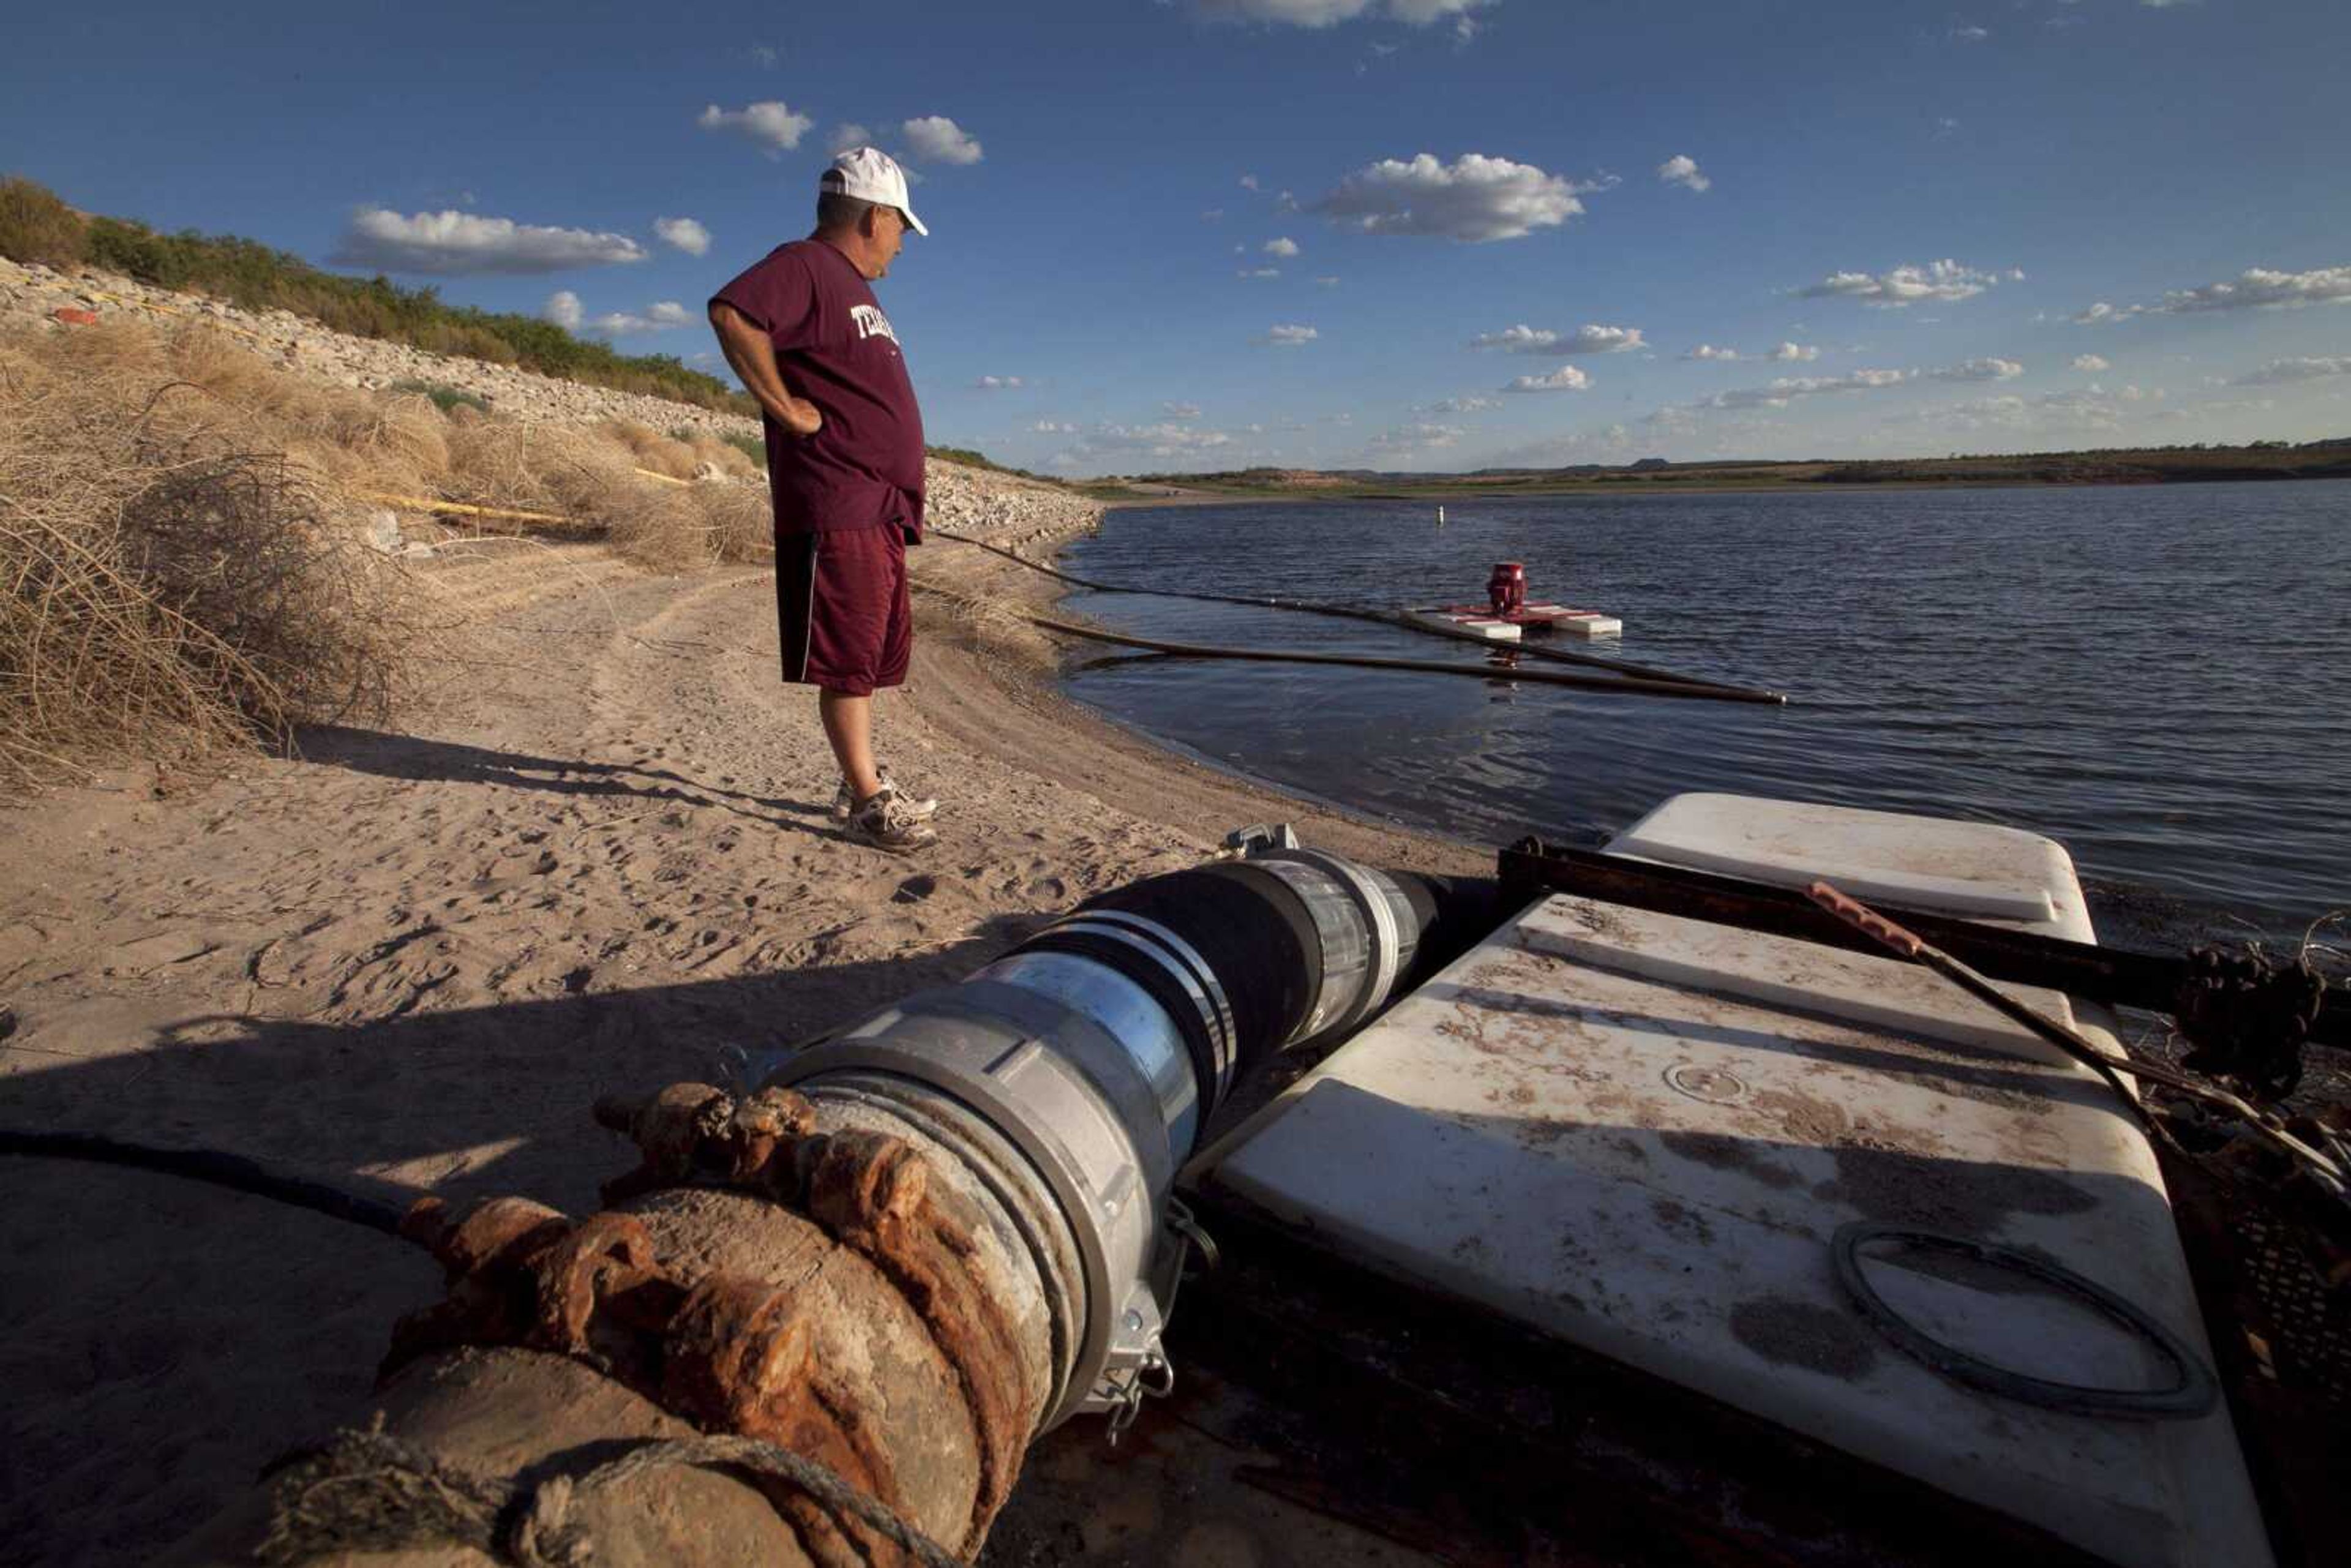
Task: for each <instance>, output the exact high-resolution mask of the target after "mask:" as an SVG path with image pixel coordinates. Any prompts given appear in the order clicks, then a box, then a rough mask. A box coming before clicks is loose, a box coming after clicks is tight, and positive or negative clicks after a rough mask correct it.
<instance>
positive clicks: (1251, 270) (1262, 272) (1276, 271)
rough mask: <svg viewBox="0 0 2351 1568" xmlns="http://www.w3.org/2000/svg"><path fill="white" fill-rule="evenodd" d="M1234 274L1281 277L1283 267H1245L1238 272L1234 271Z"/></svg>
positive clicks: (1238, 275) (1240, 275)
mask: <svg viewBox="0 0 2351 1568" xmlns="http://www.w3.org/2000/svg"><path fill="white" fill-rule="evenodd" d="M1233 276H1234V277H1280V276H1281V268H1280V267H1242V268H1241V269H1240V270H1239V271H1238V272H1236V273H1234V274H1233Z"/></svg>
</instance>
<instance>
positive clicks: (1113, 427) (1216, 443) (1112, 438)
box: [1039, 421, 1233, 465]
mask: <svg viewBox="0 0 2351 1568" xmlns="http://www.w3.org/2000/svg"><path fill="white" fill-rule="evenodd" d="M1039 429H1040V432H1041V431H1042V430H1043V427H1042V426H1041V425H1040V427H1039ZM1051 434H1077V435H1078V439H1077V441H1076V442H1074V443H1073V444H1071V446H1070V447H1069V448H1068V449H1067V450H1066V451H1063V452H1061V453H1059V454H1056V455H1055V456H1054V458H1053V461H1054V463H1055V464H1056V465H1070V464H1078V463H1082V462H1084V461H1086V460H1087V459H1089V458H1093V457H1101V456H1105V455H1113V454H1115V455H1129V456H1136V455H1139V456H1145V457H1183V456H1186V455H1191V454H1194V453H1200V452H1213V451H1215V450H1217V448H1218V447H1223V446H1230V445H1231V444H1232V443H1233V438H1232V435H1231V434H1230V433H1229V432H1228V431H1222V430H1200V429H1196V428H1195V427H1194V426H1192V425H1188V424H1178V423H1174V422H1172V421H1162V422H1160V423H1155V424H1097V425H1093V426H1092V427H1090V428H1088V429H1086V430H1084V431H1082V432H1074V431H1073V429H1072V427H1071V426H1069V425H1061V426H1060V427H1058V428H1057V429H1056V430H1055V431H1054V432H1052V433H1051Z"/></svg>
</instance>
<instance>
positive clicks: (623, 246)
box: [328, 207, 645, 277]
mask: <svg viewBox="0 0 2351 1568" xmlns="http://www.w3.org/2000/svg"><path fill="white" fill-rule="evenodd" d="M328 259H329V260H330V261H332V262H333V263H335V265H337V266H338V267H373V268H376V269H379V270H381V271H384V272H424V273H433V274H436V275H438V276H441V277H464V276H467V275H470V274H475V273H497V272H504V273H532V272H562V271H566V270H568V269H569V268H571V267H605V266H609V265H611V264H614V263H618V262H630V261H643V260H644V259H645V251H644V247H643V246H641V245H639V244H638V243H637V242H636V241H635V240H632V239H631V238H630V237H629V236H628V235H622V234H609V233H604V232H601V231H591V230H589V229H559V228H542V227H540V226H538V225H534V224H518V223H516V222H515V221H514V220H513V219H512V218H485V217H477V216H475V214H471V213H460V212H457V211H455V210H454V209H453V210H450V211H446V212H439V213H418V214H415V215H414V216H413V217H402V215H401V214H398V213H395V212H391V211H389V210H387V209H385V208H382V207H361V208H360V210H359V211H358V212H356V213H354V214H351V221H350V226H348V227H347V228H345V229H344V231H343V237H342V242H341V244H340V245H339V246H336V248H335V253H334V255H332V256H329V258H328Z"/></svg>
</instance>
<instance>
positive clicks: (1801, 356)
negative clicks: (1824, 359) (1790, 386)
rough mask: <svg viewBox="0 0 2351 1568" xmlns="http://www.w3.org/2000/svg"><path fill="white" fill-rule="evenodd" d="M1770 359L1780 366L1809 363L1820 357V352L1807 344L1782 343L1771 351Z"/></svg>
mask: <svg viewBox="0 0 2351 1568" xmlns="http://www.w3.org/2000/svg"><path fill="white" fill-rule="evenodd" d="M1820 357H1821V351H1820V350H1818V349H1815V348H1813V346H1812V345H1811V344H1809V343H1782V344H1781V345H1780V346H1779V347H1778V348H1776V349H1774V350H1771V358H1772V359H1775V360H1777V361H1780V362H1781V363H1782V364H1793V363H1810V362H1811V361H1814V360H1817V359H1819V358H1820Z"/></svg>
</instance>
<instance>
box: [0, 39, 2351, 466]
mask: <svg viewBox="0 0 2351 1568" xmlns="http://www.w3.org/2000/svg"><path fill="white" fill-rule="evenodd" d="M20 31H21V30H20ZM2346 59H2351V5H2345V4H2343V0H2201V3H2192V0H2168V3H2157V0H1979V3H1970V4H1961V5H1945V4H1933V5H1929V4H1917V5H1910V4H1900V3H1896V0H1876V3H1856V0H1809V3H1800V0H1736V3H1733V0H1721V3H1712V4H1699V3H1696V0H1690V3H1679V4H1677V3H1672V0H1646V3H1635V0H1620V3H1595V4H1583V3H1569V0H1548V3H1538V0H1047V3H1040V4H1032V5H986V4H980V3H977V0H962V3H960V4H916V3H904V4H891V3H877V0H868V3H864V4H860V5H854V6H837V5H836V6H819V5H799V4H767V5H696V4H684V5H673V6H665V7H660V8H655V7H652V6H646V5H596V4H572V5H519V4H517V5H480V4H476V5H465V6H458V5H434V4H428V3H423V0H416V3H411V4H403V5H381V4H369V3H357V0H354V3H351V4H346V5H340V6H319V5H315V4H306V5H233V6H230V7H225V8H209V9H206V8H197V7H190V6H186V5H172V6H168V7H167V6H162V5H110V4H105V3H103V0H99V3H95V4H89V5H81V6H78V7H72V8H67V9H63V10H52V11H49V12H47V13H45V14H44V15H43V16H42V19H41V21H40V23H39V26H37V28H36V29H34V30H33V31H31V32H26V33H23V34H22V36H20V37H17V38H16V43H15V47H12V48H11V49H10V50H9V51H7V57H6V58H5V60H0V168H5V169H9V170H14V171H16V172H23V173H26V174H28V175H30V176H32V177H34V178H36V179H38V180H40V181H42V182H44V183H47V184H49V185H51V186H52V187H54V188H55V189H57V191H58V192H59V193H61V194H63V195H64V196H66V197H67V199H68V200H69V201H72V202H74V203H75V204H78V205H79V206H82V207H85V208H87V209H89V210H93V211H99V212H107V213H113V214H120V215H124V216H131V217H139V218H143V219H145V220H147V221H148V222H151V223H153V224H155V225H159V226H162V227H166V228H177V227H180V226H183V225H193V226H197V227H201V228H204V229H207V230H213V231H226V232H233V233H238V234H243V235H251V236H253V237H256V238H258V239H262V240H265V241H267V242H269V243H271V244H273V245H277V246H283V247H285V248H287V249H289V250H292V251H295V252H297V253H298V254H300V255H302V256H308V257H309V258H311V259H312V260H315V261H319V262H321V263H327V264H329V265H335V264H338V262H339V259H340V263H341V264H346V265H350V266H352V267H355V268H357V269H360V270H370V271H371V270H374V269H376V268H377V267H385V268H388V269H395V270H394V276H396V277H399V278H400V279H401V280H402V281H403V282H409V283H417V282H427V281H429V282H434V283H437V284H438V285H439V286H440V287H441V288H442V289H443V291H444V295H445V296H446V297H447V298H451V299H453V300H457V301H461V302H465V303H471V304H479V305H482V306H485V307H488V308H499V309H515V310H527V311H532V312H539V311H546V310H550V309H552V310H554V311H555V312H556V313H558V314H559V315H564V316H565V317H566V319H569V318H570V315H571V313H572V312H573V310H574V309H575V308H576V314H577V319H580V321H581V323H582V329H583V330H589V331H598V332H602V333H604V334H606V335H609V336H611V338H612V340H614V342H615V343H616V345H617V346H619V347H620V348H622V350H627V351H633V352H665V353H674V354H676V355H678V356H680V357H681V358H684V359H687V360H689V361H695V362H697V363H703V364H705V365H710V366H712V367H714V368H716V361H715V359H711V358H707V357H705V358H700V359H697V356H708V355H709V351H710V347H711V346H710V343H709V340H708V336H707V332H706V329H705V327H704V326H703V324H702V320H701V308H702V302H703V300H704V299H705V298H707V296H708V295H709V293H710V291H711V290H712V289H713V288H714V287H716V285H717V284H718V283H720V282H722V281H724V280H725V279H726V277H730V276H731V275H732V274H733V273H734V272H735V271H737V270H738V269H739V268H740V267H743V266H745V265H747V264H748V263H749V262H750V261H752V260H754V259H756V258H757V257H758V256H759V255H761V254H763V253H764V252H765V251H766V250H767V249H768V247H769V246H773V245H775V244H777V243H778V242H780V241H782V240H785V239H790V238H797V237H799V236H800V235H803V234H804V233H805V232H806V231H807V227H808V221H809V212H810V206H811V204H812V193H813V189H814V185H815V181H816V177H817V174H818V172H819V171H820V169H821V168H822V167H823V165H824V163H825V162H826V159H827V156H828V153H829V150H830V148H831V146H832V145H833V144H834V143H835V142H836V141H837V140H838V139H839V138H840V137H841V135H842V134H843V130H842V128H843V127H857V128H862V131H863V134H864V135H865V137H866V139H868V140H871V141H873V142H875V143H876V144H878V145H881V146H883V147H884V148H886V149H888V150H889V151H891V152H893V153H894V154H897V155H899V156H901V157H902V159H904V161H905V162H907V163H908V164H909V166H910V167H911V168H913V169H914V171H915V172H917V174H918V175H919V181H920V183H918V184H917V185H916V187H915V190H914V204H915V207H916V210H917V211H918V212H919V213H920V214H922V216H923V218H924V220H925V222H926V223H927V224H928V225H930V226H931V228H932V231H933V233H932V236H931V237H930V238H929V239H927V240H920V239H916V240H911V241H910V242H909V245H908V247H907V251H906V254H905V255H904V257H903V258H902V259H901V260H900V262H899V264H898V266H897V267H896V268H895V269H894V270H893V273H892V276H891V277H889V278H888V279H886V280H885V281H883V283H882V284H881V285H880V286H879V292H880V294H881V298H882V300H883V306H884V308H886V309H887V310H888V312H889V314H890V316H891V319H892V320H893V324H894V326H895V328H896V330H897V332H898V335H899V337H900V339H901V340H902V341H903V342H904V345H905V348H906V352H907V358H908V362H909V364H910V365H911V366H912V368H913V370H914V376H915V381H916V384H917V388H918V390H919V392H920V393H921V395H922V400H923V404H924V409H925V419H926V423H927V425H928V427H929V433H930V436H931V439H932V440H933V442H934V443H937V444H958V445H972V446H977V447H979V448H981V449H983V450H985V451H986V452H987V453H988V454H989V455H992V456H994V457H996V458H998V460H999V461H1004V462H1009V463H1016V464H1019V465H1024V466H1029V467H1035V468H1040V469H1048V470H1051V471H1058V472H1063V473H1069V474H1095V473H1111V472H1124V473H1134V472H1142V471H1147V470H1160V469H1186V468H1216V467H1236V466H1242V465H1249V464H1259V463H1270V464H1280V465H1313V466H1322V467H1338V466H1374V467H1381V468H1398V469H1402V468H1430V469H1461V468H1472V467H1478V466H1481V465H1489V464H1556V463H1574V462H1588V461H1618V460H1624V459H1627V458H1631V457H1635V456H1642V455H1665V456H1668V457H1674V458H1679V459H1695V458H1704V457H1710V456H1725V455H1756V456H1778V457H1801V456H1810V455H1855V454H1907V453H1928V454H1939V453H1943V452H1949V451H2019V450H2030V449H2034V448H2062V447H2073V446H2083V445H2112V444H2123V443H2129V442H2189V441H2242V440H2252V439H2288V440H2308V439H2312V438H2315V437H2320V436H2334V435H2346V434H2351V199H2346V178H2345V172H2344V169H2345V165H2344V150H2345V149H2346V147H2351V93H2346V91H2345V90H2344V89H2343V85H2342V82H2343V78H2342V69H2343V62H2344V61H2345V60H2346ZM852 134H854V132H852ZM663 220H668V221H667V222H664V221H663ZM678 220H691V223H690V225H689V224H685V223H681V222H679V221H678ZM551 301H552V302H553V303H552V304H550V302H551ZM2100 306H2104V307H2105V310H2104V311H2103V312H2101V311H2100V310H2099V309H2098V307H2100ZM1734 356H1735V357H1734Z"/></svg>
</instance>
